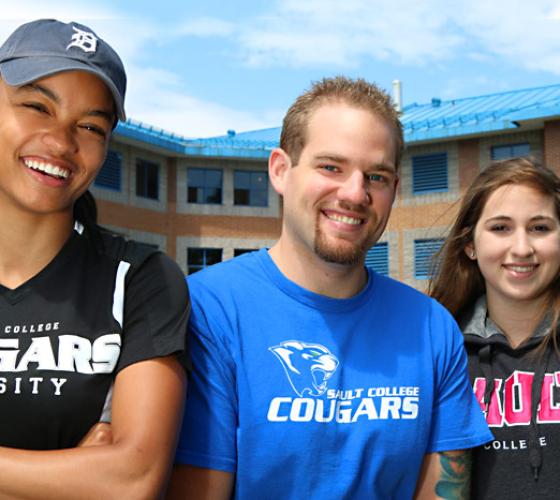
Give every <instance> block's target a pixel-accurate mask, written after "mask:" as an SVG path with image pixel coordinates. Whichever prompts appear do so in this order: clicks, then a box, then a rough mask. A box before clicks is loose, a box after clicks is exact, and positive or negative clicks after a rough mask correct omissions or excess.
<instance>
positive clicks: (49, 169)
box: [23, 160, 70, 179]
mask: <svg viewBox="0 0 560 500" xmlns="http://www.w3.org/2000/svg"><path fill="white" fill-rule="evenodd" d="M23 163H25V166H26V167H27V168H30V169H31V170H35V171H36V172H41V173H42V174H44V175H48V176H50V177H54V178H55V179H68V177H69V176H70V170H68V169H66V168H62V167H59V166H58V165H51V164H50V163H46V162H42V161H37V160H24V161H23Z"/></svg>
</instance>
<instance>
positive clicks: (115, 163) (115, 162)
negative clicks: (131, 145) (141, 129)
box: [94, 150, 122, 191]
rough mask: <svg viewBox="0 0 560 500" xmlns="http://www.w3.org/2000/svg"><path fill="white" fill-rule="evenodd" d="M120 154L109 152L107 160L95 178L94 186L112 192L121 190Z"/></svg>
mask: <svg viewBox="0 0 560 500" xmlns="http://www.w3.org/2000/svg"><path fill="white" fill-rule="evenodd" d="M121 170H122V154H121V153H119V152H117V151H111V150H109V151H108V153H107V158H105V162H104V163H103V166H102V167H101V170H99V172H98V174H97V177H96V178H95V182H94V185H95V186H97V187H102V188H105V189H112V190H113V191H120V190H121Z"/></svg>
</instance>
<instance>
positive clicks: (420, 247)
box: [414, 238, 443, 280]
mask: <svg viewBox="0 0 560 500" xmlns="http://www.w3.org/2000/svg"><path fill="white" fill-rule="evenodd" d="M442 244H443V239H441V238H434V239H429V240H414V277H415V278H416V279H417V280H425V279H428V278H430V277H431V271H432V269H433V265H434V262H433V258H434V255H435V254H436V252H437V251H438V250H439V249H440V248H441V245H442Z"/></svg>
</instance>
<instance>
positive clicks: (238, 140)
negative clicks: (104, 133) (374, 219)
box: [116, 85, 560, 159]
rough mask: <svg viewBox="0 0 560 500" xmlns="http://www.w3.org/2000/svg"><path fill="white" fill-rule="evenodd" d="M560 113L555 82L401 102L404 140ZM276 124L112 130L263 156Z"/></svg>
mask: <svg viewBox="0 0 560 500" xmlns="http://www.w3.org/2000/svg"><path fill="white" fill-rule="evenodd" d="M547 119H560V85H551V86H548V87H538V88H531V89H522V90H514V91H509V92H501V93H497V94H489V95H482V96H477V97H467V98H462V99H449V100H442V99H436V98H434V99H432V101H431V102H429V103H426V104H416V103H413V104H409V105H407V106H405V107H404V109H403V113H402V117H401V121H402V123H403V127H404V135H405V142H406V143H407V144H412V143H415V142H421V141H435V140H444V139H447V138H456V137H461V136H469V135H484V134H489V133H495V132H498V131H505V130H510V129H511V130H513V129H516V128H518V127H519V122H523V121H527V120H547ZM280 130H281V129H280V127H273V128H267V129H261V130H253V131H249V132H240V133H235V132H234V131H233V130H230V131H228V133H227V135H222V136H218V137H209V138H201V139H187V138H185V137H182V136H179V135H176V134H173V133H171V132H166V131H164V130H161V129H157V128H154V127H150V126H147V125H144V124H142V123H139V122H134V121H132V120H128V121H127V122H126V123H119V125H118V127H117V129H116V132H117V134H120V135H122V136H125V137H130V138H133V139H136V140H139V141H142V142H147V143H149V144H152V145H154V146H157V147H161V148H164V149H167V150H169V151H171V152H174V153H179V154H181V155H189V156H191V155H194V156H211V157H226V158H253V159H266V158H268V155H269V152H270V150H271V149H272V148H275V147H276V146H278V143H279V141H280Z"/></svg>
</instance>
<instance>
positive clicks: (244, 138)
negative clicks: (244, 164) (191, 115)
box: [185, 127, 280, 159]
mask: <svg viewBox="0 0 560 500" xmlns="http://www.w3.org/2000/svg"><path fill="white" fill-rule="evenodd" d="M279 142H280V127H274V128H265V129H261V130H253V131H249V132H240V133H236V132H235V131H233V130H229V131H228V134H227V135H221V136H218V137H210V138H207V139H194V140H190V141H188V143H187V145H186V147H185V154H189V155H197V156H224V157H230V158H231V157H236V158H239V157H242V158H254V159H261V158H262V159H266V158H268V155H269V153H270V150H271V149H273V148H275V147H277V146H278V143H279Z"/></svg>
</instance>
